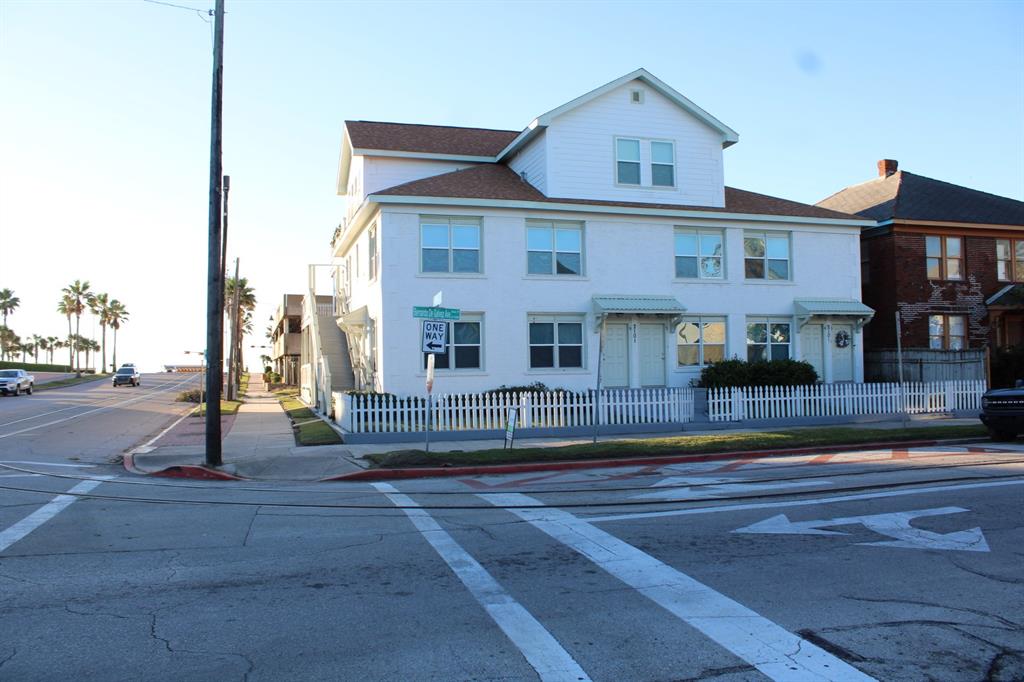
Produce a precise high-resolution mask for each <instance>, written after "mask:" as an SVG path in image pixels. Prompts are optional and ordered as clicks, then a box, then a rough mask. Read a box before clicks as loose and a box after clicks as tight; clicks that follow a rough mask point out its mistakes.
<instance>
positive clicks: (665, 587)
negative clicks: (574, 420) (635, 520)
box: [480, 493, 874, 681]
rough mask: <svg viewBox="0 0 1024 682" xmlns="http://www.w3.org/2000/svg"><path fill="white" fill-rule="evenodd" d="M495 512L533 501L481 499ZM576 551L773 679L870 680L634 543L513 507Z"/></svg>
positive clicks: (561, 517) (567, 518) (553, 513)
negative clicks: (499, 507)
mask: <svg viewBox="0 0 1024 682" xmlns="http://www.w3.org/2000/svg"><path fill="white" fill-rule="evenodd" d="M480 497H482V498H484V499H486V500H487V501H488V502H490V503H491V504H494V505H496V506H508V505H522V504H527V503H529V502H530V501H531V500H530V498H529V497H526V496H525V495H521V494H519V493H508V494H504V495H493V494H492V495H481V496H480ZM508 511H509V512H511V513H513V514H515V515H516V516H519V517H520V518H522V519H523V520H525V521H527V522H529V523H530V524H532V525H533V526H534V527H536V528H537V529H539V530H541V531H543V532H544V533H546V534H547V535H549V536H551V537H552V538H554V539H555V540H557V541H558V542H561V543H562V544H564V545H565V546H567V547H569V548H571V549H574V550H575V551H577V552H579V553H580V554H582V555H583V556H585V557H587V558H588V559H590V560H591V561H592V562H594V563H595V564H596V565H597V566H599V567H600V568H602V569H604V570H605V571H607V572H608V573H609V574H611V575H612V576H614V577H616V578H618V579H619V580H621V581H622V582H624V583H626V584H627V585H629V586H630V587H632V588H633V589H635V590H637V591H638V592H639V593H640V594H642V595H644V596H645V597H647V598H648V599H650V600H651V601H653V602H654V603H656V604H657V605H658V606H661V607H662V608H664V609H665V610H667V611H669V612H670V613H672V614H673V615H675V616H676V617H678V618H679V619H680V620H682V621H683V622H685V623H687V624H688V625H690V626H692V627H693V628H695V629H696V630H698V631H700V632H701V633H703V634H704V635H705V636H707V637H709V638H710V639H712V640H714V641H715V642H717V643H718V644H720V645H721V646H722V647H724V648H725V649H727V650H728V651H730V652H732V653H733V654H735V655H736V656H738V657H739V658H741V659H743V660H744V661H746V662H747V663H749V664H750V665H752V666H754V667H755V668H757V669H758V670H760V671H761V672H762V673H764V674H765V675H767V676H768V677H770V678H771V679H773V680H787V681H788V680H873V679H874V678H872V677H870V676H868V675H866V674H864V673H863V672H861V671H860V670H858V669H857V668H854V667H853V666H851V665H849V664H848V663H846V662H845V661H842V660H841V659H839V658H836V657H835V656H833V655H832V654H830V653H828V652H827V651H825V650H824V649H822V648H820V647H818V646H816V645H814V644H812V643H811V642H808V641H807V640H805V639H803V638H802V637H799V636H797V635H794V634H793V633H791V632H789V631H788V630H786V629H785V628H783V627H781V626H779V625H776V624H775V623H773V622H772V621H770V620H768V619H767V618H765V617H763V616H761V615H759V614H757V613H755V612H754V611H752V610H750V609H748V608H747V607H745V606H743V605H742V604H740V603H739V602H736V601H733V600H732V599H730V598H729V597H726V596H725V595H724V594H721V593H719V592H716V591H715V590H713V589H711V588H710V587H708V586H707V585H705V584H703V583H701V582H699V581H697V580H694V579H693V578H691V577H690V576H688V575H686V574H685V573H682V572H680V571H678V570H676V569H674V568H672V567H671V566H669V565H667V564H664V563H662V562H661V561H659V560H657V559H655V558H654V557H652V556H650V555H648V554H645V553H644V552H642V551H640V550H639V549H637V548H636V547H634V546H633V545H630V544H629V543H627V542H623V541H622V540H620V539H619V538H617V537H615V536H614V535H611V534H610V533H606V532H605V531H603V530H601V529H600V528H597V527H595V526H593V525H591V524H590V523H587V522H586V521H584V520H582V519H580V518H577V517H576V516H574V515H572V514H570V513H568V512H564V511H561V510H558V509H551V508H547V509H509V510H508Z"/></svg>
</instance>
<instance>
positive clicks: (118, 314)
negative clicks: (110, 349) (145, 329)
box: [107, 298, 128, 367]
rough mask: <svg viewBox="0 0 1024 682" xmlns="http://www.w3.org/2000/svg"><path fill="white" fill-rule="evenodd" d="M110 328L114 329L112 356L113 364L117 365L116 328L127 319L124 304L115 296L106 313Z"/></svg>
mask: <svg viewBox="0 0 1024 682" xmlns="http://www.w3.org/2000/svg"><path fill="white" fill-rule="evenodd" d="M107 317H108V318H109V321H108V322H107V324H108V325H110V328H111V329H113V330H114V357H113V363H111V364H113V366H114V367H117V330H118V329H120V328H121V324H122V323H125V322H127V321H128V311H127V310H125V307H124V304H123V303H121V302H120V301H119V300H117V299H116V298H114V299H111V301H110V310H109V312H108V313H107Z"/></svg>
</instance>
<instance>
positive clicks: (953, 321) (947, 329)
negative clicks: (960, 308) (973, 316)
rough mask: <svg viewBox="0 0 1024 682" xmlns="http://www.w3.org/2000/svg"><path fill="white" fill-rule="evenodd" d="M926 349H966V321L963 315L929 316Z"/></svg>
mask: <svg viewBox="0 0 1024 682" xmlns="http://www.w3.org/2000/svg"><path fill="white" fill-rule="evenodd" d="M928 347H929V348H932V349H935V350H963V349H964V348H966V347H967V320H966V319H965V318H964V316H963V315H929V316H928Z"/></svg>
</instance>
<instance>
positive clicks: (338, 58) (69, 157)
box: [0, 0, 1024, 371]
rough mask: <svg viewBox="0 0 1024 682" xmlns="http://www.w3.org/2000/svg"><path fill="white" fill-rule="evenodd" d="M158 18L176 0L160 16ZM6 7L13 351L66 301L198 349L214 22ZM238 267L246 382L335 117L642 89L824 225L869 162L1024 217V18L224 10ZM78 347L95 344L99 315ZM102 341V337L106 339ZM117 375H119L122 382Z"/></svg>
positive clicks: (188, 14) (136, 1) (156, 345)
mask: <svg viewBox="0 0 1024 682" xmlns="http://www.w3.org/2000/svg"><path fill="white" fill-rule="evenodd" d="M169 1H170V0H169ZM172 4H175V5H180V6H183V7H190V8H198V9H200V10H202V11H200V12H195V11H191V10H190V9H183V8H181V7H171V6H168V5H166V4H159V3H156V2H147V1H145V0H122V1H119V2H94V1H90V0H73V1H65V2H49V1H47V0H32V1H29V2H26V1H19V0H0V289H2V288H11V289H13V290H14V291H15V294H16V295H17V296H18V297H19V298H20V299H21V307H20V308H18V310H17V311H16V312H15V313H14V315H13V316H12V317H11V318H10V319H9V325H10V327H11V328H12V329H14V331H15V332H17V333H18V334H20V335H21V336H22V337H23V338H25V337H28V336H31V335H32V334H39V335H41V336H63V335H64V334H66V320H65V319H64V317H63V316H61V315H59V314H58V313H57V312H56V306H57V302H58V300H59V298H60V290H61V287H63V286H65V285H67V284H68V283H69V282H71V281H73V280H75V279H82V280H88V281H89V282H90V283H91V285H92V288H93V289H94V290H95V291H101V292H107V293H109V294H110V296H111V297H112V298H117V299H119V300H120V301H122V302H123V303H124V304H125V305H126V307H127V308H128V310H129V312H130V314H131V317H130V320H129V322H128V323H127V324H126V325H124V326H123V327H122V329H121V331H120V332H119V335H118V362H119V363H121V362H135V363H136V364H138V365H140V367H141V368H142V369H143V370H145V371H155V370H159V369H160V367H161V365H163V364H166V363H192V362H195V356H191V357H190V356H187V355H185V354H184V351H185V350H201V349H202V348H203V347H204V346H205V312H206V298H205V297H206V240H207V209H208V206H207V201H208V182H209V135H210V89H211V69H212V66H211V64H212V56H211V51H212V26H211V24H210V23H209V17H208V16H206V12H205V10H207V9H209V8H211V7H212V6H213V3H212V2H188V1H187V0H174V1H173V2H172ZM226 7H227V16H226V19H225V60H224V170H225V173H227V174H228V175H230V176H231V194H230V223H229V245H228V257H229V259H231V260H233V259H234V258H236V257H237V258H239V259H240V263H241V274H242V276H244V277H247V278H248V279H249V283H250V285H251V286H253V287H254V289H255V292H256V297H257V300H258V302H259V303H258V306H257V309H256V314H255V328H256V334H255V335H254V336H252V337H250V338H248V339H247V340H246V347H247V358H246V359H247V362H248V363H249V364H250V365H251V366H257V365H258V363H259V361H258V356H259V355H261V354H263V353H265V352H268V351H267V350H265V349H261V348H251V346H259V345H263V344H268V343H269V342H268V341H267V340H266V339H265V337H264V330H265V328H266V327H267V326H268V324H269V319H268V318H269V317H270V316H271V315H272V314H273V311H274V309H275V308H276V306H277V305H278V303H279V302H280V300H281V296H282V295H283V294H285V293H302V292H303V290H304V289H305V286H306V282H307V268H306V265H307V264H308V263H322V262H325V261H326V260H327V259H328V258H329V256H330V254H329V242H330V239H331V235H332V233H333V230H334V227H335V226H336V225H337V224H338V223H339V222H340V221H341V218H342V216H343V211H344V203H343V200H342V198H341V197H339V196H337V191H336V184H335V183H336V177H337V165H338V157H339V146H340V142H341V130H342V122H343V121H344V120H345V119H363V120H382V121H400V122H410V123H431V124H443V125H460V126H479V127H487V128H507V129H516V130H518V129H522V128H523V127H524V126H525V125H526V124H527V123H529V122H530V121H531V120H532V119H533V118H535V117H536V116H538V115H539V114H541V113H544V112H545V111H548V110H550V109H553V108H555V107H557V106H559V105H561V104H563V103H564V102H567V101H569V100H571V99H573V98H575V97H577V96H579V95H581V94H583V93H585V92H587V91H589V90H592V89H594V88H596V87H598V86H600V85H603V84H604V83H606V82H608V81H611V80H614V79H615V78H618V77H619V76H621V75H623V74H625V73H628V72H630V71H633V70H634V69H636V68H639V67H644V68H646V69H647V70H648V71H650V72H652V73H653V74H654V75H655V76H657V77H658V78H660V79H661V80H663V81H664V82H666V83H668V84H669V85H670V86H672V87H673V88H675V89H676V90H678V91H679V92H681V93H682V94H683V95H685V96H686V97H688V98H689V99H690V100H692V101H694V102H695V103H696V104H697V105H698V106H700V107H702V108H703V109H705V110H706V111H708V112H710V113H711V114H712V115H713V116H715V117H717V118H718V119H719V120H721V121H723V122H724V123H726V124H727V125H728V126H730V127H731V128H733V129H734V130H736V131H737V132H739V135H740V141H739V143H738V144H736V145H734V146H732V147H730V148H729V149H728V150H727V151H726V152H725V176H726V183H727V184H728V185H730V186H733V187H740V188H743V189H747V190H751V191H756V192H761V193H764V194H770V195H774V196H780V197H784V198H787V199H793V200H796V201H803V202H807V203H814V202H815V201H819V200H821V199H822V198H824V197H826V196H828V195H830V194H832V193H834V192H836V191H838V190H840V189H842V188H843V187H845V186H847V185H851V184H855V183H859V182H864V181H866V180H869V179H871V178H872V177H874V176H875V175H876V173H877V171H876V169H875V163H876V161H877V160H878V159H881V158H894V159H897V160H898V161H899V162H900V168H901V169H903V170H908V171H911V172H915V173H918V174H920V175H925V176H928V177H932V178H937V179H940V180H945V181H948V182H953V183H957V184H962V185H966V186H968V187H973V188H976V189H980V190H984V191H987V192H992V193H994V194H999V195H1003V196H1008V197H1012V198H1015V199H1024V2H1022V1H1020V0H1017V1H1015V2H994V3H993V2H967V3H957V2H941V3H928V2H908V3H898V2H885V3H883V2H870V3H853V2H851V3H843V2H820V3H810V2H806V3H781V2H780V3H776V2H756V3H754V2H752V3H746V2H719V3H696V2H695V3H689V2H687V3H673V2H654V3H641V2H621V3H620V2H561V3H555V2H500V3H499V2H374V3H359V2H332V1H330V0H321V1H319V2H301V1H285V0H275V1H266V2H261V1H254V0H227V1H226ZM82 333H83V334H84V335H87V336H89V335H94V338H96V339H99V336H100V330H99V327H98V326H97V325H96V323H95V320H94V319H93V318H92V316H90V315H86V316H84V317H83V319H82ZM108 342H109V339H108ZM108 361H109V360H108Z"/></svg>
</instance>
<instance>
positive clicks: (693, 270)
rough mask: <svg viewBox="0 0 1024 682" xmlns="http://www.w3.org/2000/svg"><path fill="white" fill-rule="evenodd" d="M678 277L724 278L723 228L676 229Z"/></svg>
mask: <svg viewBox="0 0 1024 682" xmlns="http://www.w3.org/2000/svg"><path fill="white" fill-rule="evenodd" d="M675 236H676V277H679V278H694V277H696V278H700V279H722V249H723V240H722V232H721V230H684V229H677V230H676V235H675Z"/></svg>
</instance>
